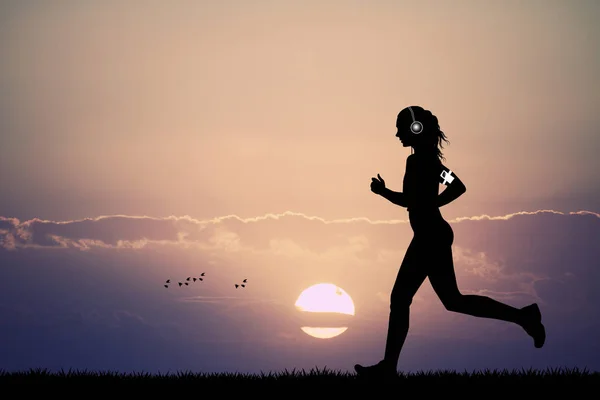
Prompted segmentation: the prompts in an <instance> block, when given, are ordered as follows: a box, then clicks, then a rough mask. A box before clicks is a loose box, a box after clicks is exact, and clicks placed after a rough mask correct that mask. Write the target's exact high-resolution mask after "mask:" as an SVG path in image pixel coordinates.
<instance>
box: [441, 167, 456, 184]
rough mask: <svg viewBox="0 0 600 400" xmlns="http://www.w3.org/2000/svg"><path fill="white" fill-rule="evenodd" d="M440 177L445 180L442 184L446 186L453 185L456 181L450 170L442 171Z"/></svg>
mask: <svg viewBox="0 0 600 400" xmlns="http://www.w3.org/2000/svg"><path fill="white" fill-rule="evenodd" d="M440 177H441V178H442V179H443V181H442V183H443V184H444V185H446V186H448V185H449V184H451V183H452V181H453V180H454V177H453V176H452V171H450V170H448V172H446V171H442V173H441V174H440Z"/></svg>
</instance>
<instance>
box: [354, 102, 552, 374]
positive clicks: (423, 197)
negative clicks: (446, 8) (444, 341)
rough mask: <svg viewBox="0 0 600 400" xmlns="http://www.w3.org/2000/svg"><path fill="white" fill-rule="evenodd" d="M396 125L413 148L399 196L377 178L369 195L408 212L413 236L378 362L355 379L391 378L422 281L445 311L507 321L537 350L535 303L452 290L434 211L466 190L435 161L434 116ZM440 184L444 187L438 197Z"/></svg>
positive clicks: (413, 115) (444, 238)
mask: <svg viewBox="0 0 600 400" xmlns="http://www.w3.org/2000/svg"><path fill="white" fill-rule="evenodd" d="M396 127H397V128H398V133H396V137H398V138H399V139H400V141H401V142H402V144H403V145H404V147H409V146H410V147H412V149H414V154H411V155H410V156H408V158H407V160H406V172H405V174H404V182H403V185H404V189H403V192H394V191H391V190H390V189H388V188H386V187H385V181H384V180H383V179H382V178H381V176H379V174H377V178H372V182H371V191H373V192H374V193H376V194H378V195H381V196H382V197H384V198H386V199H387V200H389V201H390V202H392V203H394V204H396V205H399V206H401V207H405V208H407V209H408V216H409V220H410V226H411V228H412V230H413V233H414V235H413V238H412V240H411V242H410V245H409V246H408V249H407V251H406V255H405V256H404V260H403V261H402V265H401V266H400V270H399V271H398V277H397V278H396V282H395V284H394V288H393V289H392V294H391V302H390V320H389V326H388V335H387V341H386V347H385V356H384V359H383V360H382V361H381V362H379V363H378V364H375V365H372V366H369V367H363V366H362V365H360V364H357V365H356V366H355V367H354V368H355V370H356V372H357V373H358V374H359V375H361V376H395V375H397V371H396V368H397V364H398V358H399V357H400V350H401V349H402V346H403V344H404V340H405V339H406V335H407V333H408V325H409V310H410V305H411V303H412V299H413V296H414V295H415V293H416V292H417V290H418V289H419V287H420V286H421V284H422V283H423V281H424V280H425V278H427V277H428V278H429V281H430V282H431V286H432V287H433V289H434V290H435V293H436V294H437V295H438V297H439V298H440V300H441V301H442V304H443V305H444V307H446V309H447V310H449V311H454V312H458V313H462V314H468V315H473V316H476V317H482V318H493V319H498V320H502V321H508V322H513V323H515V324H517V325H519V326H521V327H522V328H523V329H524V330H525V332H527V334H529V335H530V336H531V337H533V340H534V345H535V347H537V348H540V347H542V346H543V345H544V341H545V339H546V332H545V329H544V325H542V322H541V319H542V316H541V313H540V309H539V308H538V306H537V304H535V303H534V304H531V305H529V306H527V307H524V308H521V309H518V308H514V307H511V306H509V305H506V304H503V303H500V302H498V301H496V300H493V299H490V298H489V297H484V296H476V295H463V294H461V293H460V291H459V290H458V286H457V284H456V277H455V275H454V265H453V260H452V243H453V241H454V233H453V231H452V228H451V227H450V224H448V222H446V221H445V220H444V218H443V217H442V214H441V213H440V210H439V207H442V206H444V205H446V204H448V203H450V202H452V201H454V200H456V199H457V198H458V197H459V196H461V195H462V194H463V193H465V192H466V190H467V189H466V187H465V185H464V184H463V183H462V182H461V180H460V179H459V178H458V176H456V175H455V174H454V172H452V171H450V170H449V169H448V168H446V167H445V166H444V165H443V164H442V162H441V161H440V159H444V158H443V155H442V152H441V151H440V147H442V148H443V146H442V141H445V142H448V140H447V139H446V136H445V135H444V133H443V132H442V131H441V130H440V127H439V124H438V119H437V117H436V116H435V115H433V114H432V113H431V111H428V110H424V109H423V108H421V107H418V106H412V107H407V108H405V109H404V110H402V111H401V112H400V113H399V114H398V118H397V120H396ZM448 143H449V142H448ZM411 152H412V151H411ZM440 183H442V184H444V185H445V186H446V189H444V191H443V192H442V193H441V194H440V195H439V196H438V191H439V184H440Z"/></svg>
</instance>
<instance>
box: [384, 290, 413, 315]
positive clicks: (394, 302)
mask: <svg viewBox="0 0 600 400" xmlns="http://www.w3.org/2000/svg"><path fill="white" fill-rule="evenodd" d="M412 300H413V296H411V295H409V294H404V293H392V296H391V298H390V310H391V311H393V310H397V309H404V308H409V307H410V305H411V304H412Z"/></svg>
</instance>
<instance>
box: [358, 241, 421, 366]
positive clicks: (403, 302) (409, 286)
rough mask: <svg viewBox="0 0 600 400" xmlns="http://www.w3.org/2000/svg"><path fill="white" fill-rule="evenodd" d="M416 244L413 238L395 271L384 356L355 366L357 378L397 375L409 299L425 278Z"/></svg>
mask: <svg viewBox="0 0 600 400" xmlns="http://www.w3.org/2000/svg"><path fill="white" fill-rule="evenodd" d="M420 247H422V246H420V245H419V242H418V241H417V240H415V238H413V239H412V241H411V242H410V245H409V246H408V250H407V251H406V254H405V256H404V260H403V261H402V265H401V266H400V270H399V271H398V275H397V277H396V282H395V284H394V288H393V289H392V294H391V301H390V319H389V323H388V334H387V340H386V345H385V357H384V359H383V361H381V362H380V363H378V364H375V365H372V366H369V367H363V366H362V365H360V364H357V365H355V366H354V368H355V369H356V372H357V373H358V374H360V375H388V374H389V375H390V376H391V374H392V373H393V374H396V373H397V372H396V368H397V364H398V358H399V356H400V351H401V350H402V346H403V344H404V340H405V339H406V335H407V333H408V325H409V309H410V304H411V303H412V298H413V296H414V295H415V293H416V292H417V290H418V289H419V287H420V286H421V284H422V283H423V281H424V280H425V278H426V277H427V273H426V271H425V269H424V268H423V267H424V265H423V264H422V262H421V260H420V255H419V252H420V251H419V248H420Z"/></svg>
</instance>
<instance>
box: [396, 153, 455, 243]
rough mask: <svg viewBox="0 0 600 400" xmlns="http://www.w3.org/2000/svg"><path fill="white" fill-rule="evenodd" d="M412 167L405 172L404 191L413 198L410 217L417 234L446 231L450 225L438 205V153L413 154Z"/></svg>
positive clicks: (409, 209)
mask: <svg viewBox="0 0 600 400" xmlns="http://www.w3.org/2000/svg"><path fill="white" fill-rule="evenodd" d="M411 157H413V158H412V159H411V160H410V168H407V171H406V173H405V174H404V181H403V192H404V193H405V194H406V195H407V196H408V197H409V198H411V199H414V202H413V204H409V207H408V217H409V220H410V225H411V227H412V229H413V232H414V233H415V234H417V233H421V232H428V233H429V234H432V233H434V232H441V231H446V230H447V228H449V227H450V225H449V224H448V223H447V222H446V221H445V220H444V218H443V217H442V214H441V212H440V209H439V207H438V206H437V197H438V194H439V179H438V171H439V164H440V161H439V159H438V158H437V155H435V154H432V155H416V154H415V155H413V156H411Z"/></svg>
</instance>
